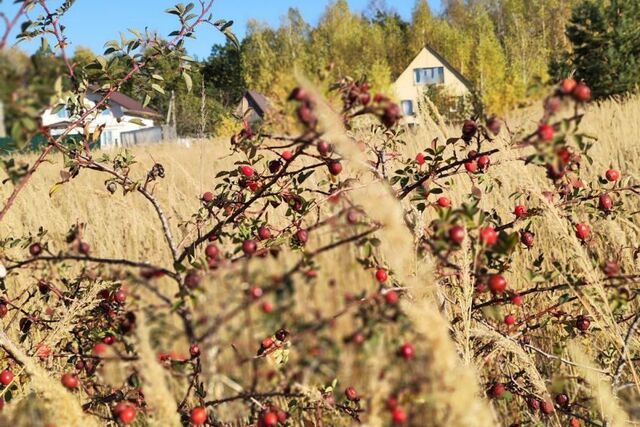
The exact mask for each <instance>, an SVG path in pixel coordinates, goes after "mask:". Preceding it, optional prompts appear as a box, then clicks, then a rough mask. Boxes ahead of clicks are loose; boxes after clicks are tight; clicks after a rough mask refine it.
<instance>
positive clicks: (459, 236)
mask: <svg viewBox="0 0 640 427" xmlns="http://www.w3.org/2000/svg"><path fill="white" fill-rule="evenodd" d="M464 235H465V231H464V227H461V226H459V225H455V226H453V227H451V229H449V240H451V241H452V242H453V243H455V244H456V245H459V244H460V243H462V241H463V240H464Z"/></svg>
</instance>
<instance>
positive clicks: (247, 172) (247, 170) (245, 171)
mask: <svg viewBox="0 0 640 427" xmlns="http://www.w3.org/2000/svg"><path fill="white" fill-rule="evenodd" d="M240 172H241V173H242V175H244V176H246V177H247V178H251V177H252V176H253V174H254V173H255V171H254V170H253V168H252V167H251V166H248V165H244V166H241V167H240Z"/></svg>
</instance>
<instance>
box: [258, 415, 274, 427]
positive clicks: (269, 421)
mask: <svg viewBox="0 0 640 427" xmlns="http://www.w3.org/2000/svg"><path fill="white" fill-rule="evenodd" d="M260 421H261V422H262V425H264V426H265V427H271V426H275V425H276V424H278V414H276V413H275V412H272V411H267V412H265V413H264V414H262V418H261V420H260Z"/></svg>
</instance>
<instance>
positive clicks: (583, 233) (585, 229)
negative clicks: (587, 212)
mask: <svg viewBox="0 0 640 427" xmlns="http://www.w3.org/2000/svg"><path fill="white" fill-rule="evenodd" d="M590 233H591V229H590V228H589V226H588V225H587V224H584V223H582V222H581V223H579V224H576V236H577V237H578V239H580V240H587V238H588V237H589V234H590Z"/></svg>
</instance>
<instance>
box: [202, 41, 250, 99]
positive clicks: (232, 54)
mask: <svg viewBox="0 0 640 427" xmlns="http://www.w3.org/2000/svg"><path fill="white" fill-rule="evenodd" d="M202 75H203V78H204V81H205V84H206V86H207V89H208V91H209V93H211V94H212V95H213V97H214V98H215V99H217V100H218V101H219V102H220V103H222V105H224V106H226V107H230V106H232V105H234V104H235V103H236V102H238V100H239V99H240V98H241V97H242V94H243V92H244V90H245V88H246V83H245V81H244V74H243V72H242V56H241V53H240V51H239V50H238V49H236V47H235V46H234V45H233V44H231V43H229V42H227V43H226V44H224V45H220V44H216V45H214V46H213V48H212V49H211V55H209V58H208V59H207V60H206V61H205V63H204V64H203V68H202Z"/></svg>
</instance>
